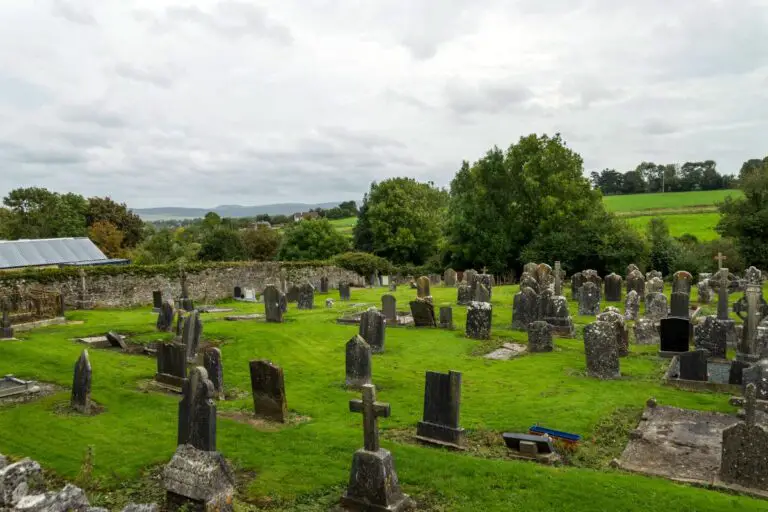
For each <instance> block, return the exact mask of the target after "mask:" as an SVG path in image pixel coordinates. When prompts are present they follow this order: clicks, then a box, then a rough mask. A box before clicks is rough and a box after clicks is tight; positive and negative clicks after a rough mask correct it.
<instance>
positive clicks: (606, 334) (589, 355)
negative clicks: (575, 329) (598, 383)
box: [584, 321, 621, 379]
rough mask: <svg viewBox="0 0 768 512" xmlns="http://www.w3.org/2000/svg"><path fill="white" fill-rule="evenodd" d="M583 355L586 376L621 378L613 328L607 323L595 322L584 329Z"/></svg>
mask: <svg viewBox="0 0 768 512" xmlns="http://www.w3.org/2000/svg"><path fill="white" fill-rule="evenodd" d="M584 353H585V356H586V360H587V376H589V377H595V378H598V379H618V378H619V377H621V372H620V367H619V353H618V351H617V349H616V339H615V333H614V328H613V325H612V324H610V323H609V322H600V321H597V322H593V323H591V324H589V325H587V326H586V327H584Z"/></svg>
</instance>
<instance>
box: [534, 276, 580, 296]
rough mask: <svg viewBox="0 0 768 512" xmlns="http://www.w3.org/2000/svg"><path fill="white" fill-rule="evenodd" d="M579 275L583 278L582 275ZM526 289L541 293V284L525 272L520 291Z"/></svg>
mask: <svg viewBox="0 0 768 512" xmlns="http://www.w3.org/2000/svg"><path fill="white" fill-rule="evenodd" d="M578 275H579V276H581V274H578ZM526 287H528V288H530V289H531V290H533V291H535V292H536V293H539V282H538V281H536V279H535V278H534V277H533V276H532V275H531V274H529V273H528V272H523V275H521V276H520V289H521V290H522V289H523V288H526Z"/></svg>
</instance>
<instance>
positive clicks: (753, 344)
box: [737, 284, 762, 362]
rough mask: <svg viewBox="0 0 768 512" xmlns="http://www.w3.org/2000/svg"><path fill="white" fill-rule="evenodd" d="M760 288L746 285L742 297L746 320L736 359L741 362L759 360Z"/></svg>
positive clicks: (755, 285)
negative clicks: (745, 307) (744, 298)
mask: <svg viewBox="0 0 768 512" xmlns="http://www.w3.org/2000/svg"><path fill="white" fill-rule="evenodd" d="M761 292H762V290H761V288H760V286H759V285H757V284H748V285H747V290H746V292H745V293H744V296H745V297H746V299H747V318H746V321H745V322H744V328H743V330H742V339H741V343H740V344H739V350H738V354H737V358H738V359H739V360H741V361H749V362H755V361H758V360H759V359H760V347H758V343H757V342H758V339H757V326H758V324H759V323H760V309H761V308H760V296H761Z"/></svg>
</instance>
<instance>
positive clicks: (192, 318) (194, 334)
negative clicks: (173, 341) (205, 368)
mask: <svg viewBox="0 0 768 512" xmlns="http://www.w3.org/2000/svg"><path fill="white" fill-rule="evenodd" d="M202 334H203V322H202V321H201V320H200V313H199V312H198V311H197V310H194V311H192V312H191V313H190V314H189V315H187V317H186V318H185V319H184V328H183V330H182V332H181V341H182V343H184V346H185V347H186V350H187V359H189V360H193V359H195V357H197V349H198V347H199V346H200V337H201V336H202Z"/></svg>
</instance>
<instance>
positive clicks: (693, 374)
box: [677, 350, 709, 382]
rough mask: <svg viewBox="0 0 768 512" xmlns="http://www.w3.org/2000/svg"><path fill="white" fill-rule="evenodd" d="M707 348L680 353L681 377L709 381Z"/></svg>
mask: <svg viewBox="0 0 768 512" xmlns="http://www.w3.org/2000/svg"><path fill="white" fill-rule="evenodd" d="M708 355H709V354H708V352H707V351H706V350H694V351H692V352H685V353H683V354H680V355H679V356H677V357H678V361H679V362H680V379H682V380H698V381H703V382H706V381H707V356H708Z"/></svg>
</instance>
